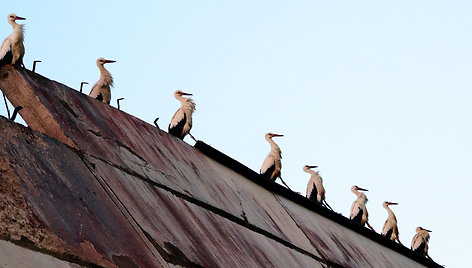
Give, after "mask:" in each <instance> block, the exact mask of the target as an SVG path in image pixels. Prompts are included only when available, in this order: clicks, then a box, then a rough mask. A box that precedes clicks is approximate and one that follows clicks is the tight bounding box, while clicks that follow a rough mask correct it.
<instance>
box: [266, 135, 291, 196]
mask: <svg viewBox="0 0 472 268" xmlns="http://www.w3.org/2000/svg"><path fill="white" fill-rule="evenodd" d="M283 136H284V135H281V134H274V133H270V132H268V133H266V134H265V139H266V141H267V142H269V144H270V152H269V154H268V155H267V157H266V159H265V160H264V162H263V163H262V166H261V169H260V171H259V174H261V175H262V176H264V177H266V178H267V179H269V180H271V181H274V182H275V180H276V179H277V178H280V180H281V181H282V183H283V184H284V185H285V187H287V188H288V189H289V190H290V187H288V185H287V184H286V183H285V182H284V180H283V179H282V176H281V174H282V172H281V170H282V161H281V159H282V151H281V150H280V147H279V146H278V145H277V144H276V143H275V142H274V141H273V140H272V138H273V137H283Z"/></svg>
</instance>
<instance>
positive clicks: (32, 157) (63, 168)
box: [0, 117, 165, 267]
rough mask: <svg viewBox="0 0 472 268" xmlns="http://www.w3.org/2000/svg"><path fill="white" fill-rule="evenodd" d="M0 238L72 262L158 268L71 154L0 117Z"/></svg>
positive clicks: (78, 158)
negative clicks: (0, 235) (67, 258)
mask: <svg viewBox="0 0 472 268" xmlns="http://www.w3.org/2000/svg"><path fill="white" fill-rule="evenodd" d="M0 175H1V180H0V183H1V184H0V207H1V208H2V209H1V211H0V218H1V222H0V233H1V234H2V238H3V239H7V240H10V241H17V242H21V241H25V242H27V243H28V244H33V245H34V247H35V248H39V249H43V250H47V252H49V253H51V254H53V255H55V254H57V255H63V256H70V258H71V260H73V261H74V262H79V263H81V262H84V263H85V264H90V263H93V264H96V265H100V266H104V267H116V265H115V262H120V261H121V262H123V261H127V262H128V263H130V264H131V263H134V264H136V265H138V266H141V267H162V265H160V264H159V263H163V264H165V262H164V261H162V260H161V259H160V256H159V255H157V256H156V255H153V254H152V253H151V252H150V251H149V249H148V247H147V246H146V244H145V243H144V242H143V240H142V238H141V237H140V236H139V235H138V234H137V231H136V230H135V229H134V228H132V226H131V224H130V223H129V222H128V220H127V219H126V218H125V217H124V216H123V213H122V212H121V211H120V210H119V209H117V205H116V204H115V203H114V202H113V201H112V199H111V198H110V197H109V195H108V194H107V193H106V192H105V191H104V189H103V187H102V186H101V185H100V184H99V182H98V181H97V179H96V178H95V177H94V176H93V174H92V173H91V172H90V170H89V168H88V166H87V165H86V164H85V163H84V161H83V159H82V156H81V155H80V154H78V153H77V151H75V150H72V149H71V148H69V147H67V146H65V145H64V144H62V143H59V142H57V141H56V140H54V139H51V138H49V137H45V136H44V135H38V133H34V132H32V131H31V130H29V129H26V128H23V127H22V126H20V125H16V124H13V123H10V122H8V121H7V120H6V119H5V118H3V117H0Z"/></svg>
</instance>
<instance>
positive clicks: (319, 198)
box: [303, 165, 333, 210]
mask: <svg viewBox="0 0 472 268" xmlns="http://www.w3.org/2000/svg"><path fill="white" fill-rule="evenodd" d="M317 167H318V166H309V165H305V166H303V171H305V172H306V173H308V174H310V175H311V177H310V180H309V181H308V185H307V186H306V197H307V198H308V199H310V200H312V201H314V202H315V203H317V204H318V205H324V206H326V207H327V208H329V209H331V210H333V209H332V208H331V207H330V206H329V205H328V203H326V199H325V198H326V197H325V193H326V191H325V188H324V187H323V178H321V176H320V174H319V172H318V171H313V170H311V169H312V168H317Z"/></svg>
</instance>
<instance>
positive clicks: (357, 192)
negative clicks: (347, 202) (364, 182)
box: [351, 189, 362, 197]
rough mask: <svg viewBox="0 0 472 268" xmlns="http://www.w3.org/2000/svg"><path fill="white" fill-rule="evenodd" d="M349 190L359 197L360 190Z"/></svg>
mask: <svg viewBox="0 0 472 268" xmlns="http://www.w3.org/2000/svg"><path fill="white" fill-rule="evenodd" d="M351 192H353V193H354V194H355V195H357V197H360V196H361V195H362V193H361V192H359V191H358V190H356V189H352V190H351Z"/></svg>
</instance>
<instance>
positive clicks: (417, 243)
mask: <svg viewBox="0 0 472 268" xmlns="http://www.w3.org/2000/svg"><path fill="white" fill-rule="evenodd" d="M430 232H431V231H430V230H426V229H424V228H422V227H416V234H415V236H413V240H412V241H411V250H413V251H414V252H417V253H419V254H420V255H422V256H426V257H428V258H430V259H431V257H429V255H428V249H429V246H428V242H429V233H430Z"/></svg>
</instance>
